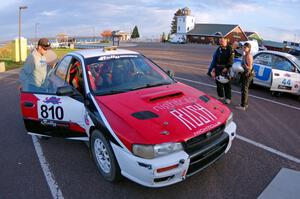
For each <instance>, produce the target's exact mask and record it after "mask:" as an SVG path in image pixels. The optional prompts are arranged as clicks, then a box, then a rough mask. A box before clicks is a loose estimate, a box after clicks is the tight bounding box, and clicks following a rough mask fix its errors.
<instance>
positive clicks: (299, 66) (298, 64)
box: [289, 55, 300, 69]
mask: <svg viewBox="0 0 300 199" xmlns="http://www.w3.org/2000/svg"><path fill="white" fill-rule="evenodd" d="M289 57H290V59H291V60H292V61H293V62H294V63H295V64H296V65H297V66H298V69H300V60H299V58H297V57H295V56H293V55H289Z"/></svg>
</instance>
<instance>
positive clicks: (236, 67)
mask: <svg viewBox="0 0 300 199" xmlns="http://www.w3.org/2000/svg"><path fill="white" fill-rule="evenodd" d="M232 71H233V72H234V73H243V72H244V68H243V66H242V64H241V62H235V63H234V64H233V65H232Z"/></svg>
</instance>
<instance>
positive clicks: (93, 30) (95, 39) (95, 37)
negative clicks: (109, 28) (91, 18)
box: [92, 26, 96, 43]
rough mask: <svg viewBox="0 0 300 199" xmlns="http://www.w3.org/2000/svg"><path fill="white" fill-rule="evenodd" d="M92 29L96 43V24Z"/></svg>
mask: <svg viewBox="0 0 300 199" xmlns="http://www.w3.org/2000/svg"><path fill="white" fill-rule="evenodd" d="M92 29H93V39H94V43H95V42H96V34H95V32H96V30H95V26H92Z"/></svg>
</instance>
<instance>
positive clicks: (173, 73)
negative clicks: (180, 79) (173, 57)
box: [164, 67, 175, 78]
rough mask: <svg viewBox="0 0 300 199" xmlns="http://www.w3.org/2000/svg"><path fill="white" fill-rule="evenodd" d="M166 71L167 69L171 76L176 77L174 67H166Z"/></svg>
mask: <svg viewBox="0 0 300 199" xmlns="http://www.w3.org/2000/svg"><path fill="white" fill-rule="evenodd" d="M164 70H165V71H166V73H167V74H168V75H169V76H170V77H172V78H173V77H174V76H175V72H174V71H173V70H172V69H170V68H168V67H165V69H164Z"/></svg>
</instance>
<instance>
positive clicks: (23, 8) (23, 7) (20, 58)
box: [19, 6, 28, 62]
mask: <svg viewBox="0 0 300 199" xmlns="http://www.w3.org/2000/svg"><path fill="white" fill-rule="evenodd" d="M27 8H28V7H27V6H20V7H19V62H21V61H22V56H21V11H22V10H25V9H27Z"/></svg>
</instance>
